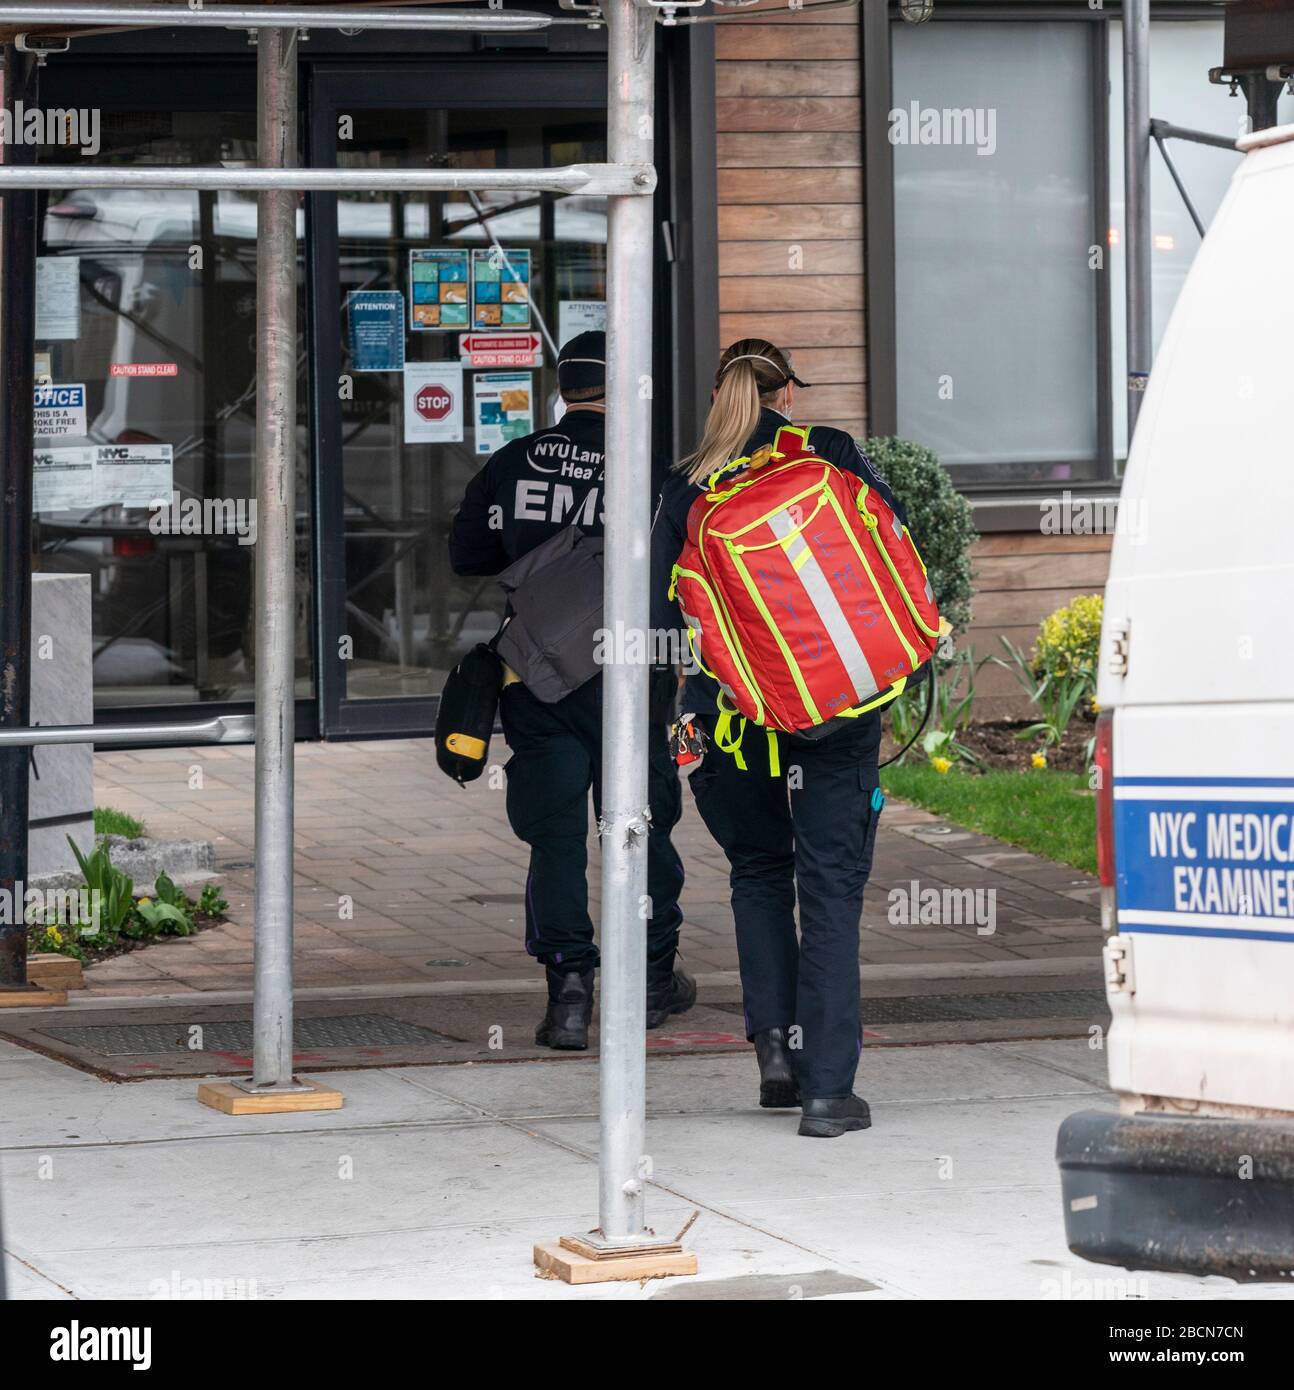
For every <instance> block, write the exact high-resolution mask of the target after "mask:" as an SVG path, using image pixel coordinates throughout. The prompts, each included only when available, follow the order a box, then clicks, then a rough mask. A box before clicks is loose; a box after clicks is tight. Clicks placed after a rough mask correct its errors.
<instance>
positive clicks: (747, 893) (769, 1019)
mask: <svg viewBox="0 0 1294 1390" xmlns="http://www.w3.org/2000/svg"><path fill="white" fill-rule="evenodd" d="M880 735H881V726H880V719H879V718H878V717H877V716H876V715H871V716H864V717H863V718H861V719H859V720H857V721H856V723H854V724H853V725H851V726H848V727H846V728H844V729H842V730H840V732H838V733H835V734H832V735H830V736H829V737H827V738H824V739H820V740H818V741H817V742H809V741H806V740H803V739H796V738H793V737H790V736H788V735H784V734H779V735H778V761H779V763H780V765H781V766H780V771H779V774H778V775H777V776H771V775H770V773H769V761H768V754H767V751H766V750H767V740H766V735H765V732H764V730H762V729H757V728H753V727H749V726H748V727H747V730H746V733H745V735H744V738H743V741H742V751H743V753H744V755H745V758H746V764H747V767H746V770H745V771H742V770H741V769H740V768H738V766H737V764H736V762H735V760H734V759H733V758H732V756H731V755H730V754H727V753H724V752H721V751H720V750H719V749H718V748H716V747H715V746H714V744H713V742H711V745H710V748H709V751H708V752H707V753H706V755H705V758H704V760H703V761H702V763H701V765H700V767H698V768H697V769H696V771H695V772H694V773H693V774H692V776H691V779H690V780H691V783H692V791H693V793H694V794H695V796H696V804H697V809H698V810H699V811H700V813H701V818H702V819H703V820H704V821H705V823H706V826H707V827H708V828H709V831H710V833H711V834H712V835H713V836H714V838H715V839H716V840H717V841H718V842H719V845H720V847H721V848H722V849H723V852H724V853H725V854H726V855H727V856H728V863H729V865H730V867H731V874H730V881H731V884H732V912H733V917H734V918H735V920H736V927H737V953H738V957H739V962H740V966H741V988H742V994H743V997H744V1000H745V1009H746V1036H747V1037H753V1036H754V1035H755V1034H756V1033H762V1032H763V1031H764V1030H765V1029H766V1028H787V1029H789V1028H791V1027H792V1026H793V1025H796V1024H798V1025H799V1027H800V1030H801V1033H800V1050H798V1051H796V1052H794V1053H793V1055H794V1058H795V1066H796V1073H797V1076H798V1079H799V1083H800V1092H801V1094H802V1095H803V1096H805V1097H806V1098H811V1099H814V1100H817V1099H822V1098H825V1097H832V1096H847V1095H849V1094H850V1093H851V1092H852V1090H853V1084H854V1075H855V1073H856V1071H857V1069H858V1056H859V1052H860V1050H861V1048H862V1025H861V1021H860V1018H859V1005H858V986H859V980H858V924H859V919H860V917H861V916H862V910H863V890H864V888H865V887H866V885H867V876H868V874H869V873H870V872H871V867H872V850H873V847H874V844H875V840H876V826H877V823H878V821H879V820H880V813H881V807H882V805H883V804H884V798H883V797H882V795H881V792H880V789H879V787H878V785H877V768H876V761H877V756H876V755H877V749H878V747H879V745H880ZM797 892H798V897H799V908H800V936H799V940H798V941H797V939H796V932H795V908H796V897H797Z"/></svg>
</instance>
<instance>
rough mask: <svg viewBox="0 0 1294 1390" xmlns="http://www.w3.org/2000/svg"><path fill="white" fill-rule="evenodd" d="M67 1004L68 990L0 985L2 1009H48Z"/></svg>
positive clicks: (0, 1007)
mask: <svg viewBox="0 0 1294 1390" xmlns="http://www.w3.org/2000/svg"><path fill="white" fill-rule="evenodd" d="M66 1003H67V990H65V989H44V988H42V986H40V985H0V1009H47V1008H50V1007H52V1006H53V1005H55V1004H66Z"/></svg>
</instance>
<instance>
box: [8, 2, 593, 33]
mask: <svg viewBox="0 0 1294 1390" xmlns="http://www.w3.org/2000/svg"><path fill="white" fill-rule="evenodd" d="M570 22H571V21H570V20H562V19H559V18H558V17H556V16H554V15H546V14H537V13H534V12H532V11H527V10H518V11H515V12H513V13H511V14H509V13H505V12H504V11H502V10H440V11H434V10H382V9H373V10H363V9H345V8H338V7H336V6H329V7H328V8H327V9H313V8H311V7H309V6H305V5H276V6H274V8H272V9H271V8H269V7H267V6H265V5H201V6H198V7H197V8H195V9H190V8H189V7H188V6H187V5H110V4H80V5H75V4H74V5H0V24H33V25H51V24H52V25H56V26H57V27H58V28H59V29H66V28H73V27H80V26H81V25H86V26H93V25H101V24H109V25H120V26H124V27H129V28H132V29H133V28H148V27H151V26H158V27H166V26H168V25H178V26H192V27H194V28H198V29H202V28H206V29H405V30H408V29H433V30H434V29H439V30H441V31H442V32H447V33H479V32H485V31H488V30H492V29H493V30H502V31H504V32H508V31H511V32H513V33H517V32H526V31H530V30H535V29H547V28H549V27H550V26H551V25H553V24H554V23H558V24H560V23H570ZM577 22H578V23H580V24H587V23H588V22H589V21H588V20H587V19H582V20H579V21H577Z"/></svg>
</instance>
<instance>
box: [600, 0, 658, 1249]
mask: <svg viewBox="0 0 1294 1390" xmlns="http://www.w3.org/2000/svg"><path fill="white" fill-rule="evenodd" d="M603 12H604V14H605V16H606V20H607V152H608V155H609V157H610V159H611V160H612V161H613V162H619V163H624V164H643V163H646V164H650V162H651V159H652V134H653V129H654V124H655V121H654V102H653V77H654V62H655V39H656V32H655V26H654V20H653V16H652V14H651V12H650V11H648V10H644V9H641V8H639V7H638V6H637V5H636V4H635V3H634V0H607V3H606V4H605V6H604V10H603ZM653 226H654V223H653V218H652V201H651V199H650V198H645V197H641V196H638V197H618V198H612V199H611V200H610V204H609V206H608V213H607V432H606V458H607V480H606V527H605V530H606V581H605V582H606V598H605V603H606V608H605V617H604V619H603V621H604V623H605V626H606V628H607V630H608V631H610V632H626V633H634V632H643V633H645V632H646V631H647V627H648V625H649V623H650V575H649V570H650V565H649V560H648V547H649V534H650V531H651V396H652V392H651V389H650V388H651V370H652V360H651V322H652V229H653ZM648 678H649V672H648V668H647V667H646V666H645V665H643V664H641V663H630V662H617V663H613V664H611V665H609V666H607V668H606V670H605V672H604V674H603V687H602V769H603V772H602V827H601V828H602V1003H601V1014H600V1044H599V1046H600V1049H601V1062H600V1084H601V1170H600V1182H599V1198H598V1213H599V1217H600V1220H599V1227H600V1230H601V1236H602V1240H603V1241H605V1242H606V1243H607V1244H610V1245H639V1244H642V1243H643V1239H644V1235H645V1222H644V1219H643V1209H644V1197H643V1193H644V1186H645V1183H644V1179H645V1178H646V1176H647V1171H646V1159H645V1157H644V1149H645V1147H646V1144H645V1133H644V1125H645V1122H644V1106H645V1099H646V1084H647V1083H646V1078H647V1044H646V1037H645V1031H646V1007H647V1005H646V990H647V918H648V916H650V908H649V907H648V905H647V822H648V818H649V816H650V812H649V810H648V806H647V733H648V710H647V688H648Z"/></svg>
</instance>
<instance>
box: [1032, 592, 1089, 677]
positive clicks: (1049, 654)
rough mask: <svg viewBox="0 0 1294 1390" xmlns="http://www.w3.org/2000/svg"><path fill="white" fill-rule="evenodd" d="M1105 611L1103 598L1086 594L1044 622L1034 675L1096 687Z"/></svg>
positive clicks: (1073, 600)
mask: <svg viewBox="0 0 1294 1390" xmlns="http://www.w3.org/2000/svg"><path fill="white" fill-rule="evenodd" d="M1103 607H1104V604H1103V602H1102V599H1101V595H1100V594H1085V595H1080V596H1079V597H1078V598H1075V599H1071V600H1070V602H1069V604H1068V606H1067V607H1065V608H1058V609H1056V611H1055V612H1054V613H1052V614H1051V615H1050V616H1049V617H1046V618H1044V619H1043V620H1042V622H1041V623H1040V624H1039V627H1038V637H1037V640H1036V641H1035V642H1034V644H1033V669H1034V671H1035V672H1036V673H1037V674H1038V675H1039V676H1051V677H1053V678H1054V679H1057V680H1063V679H1065V678H1066V677H1068V676H1083V677H1085V678H1086V679H1087V680H1088V682H1089V683H1092V684H1094V683H1095V681H1096V663H1097V658H1098V655H1099V651H1100V645H1101V612H1102V609H1103Z"/></svg>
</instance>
